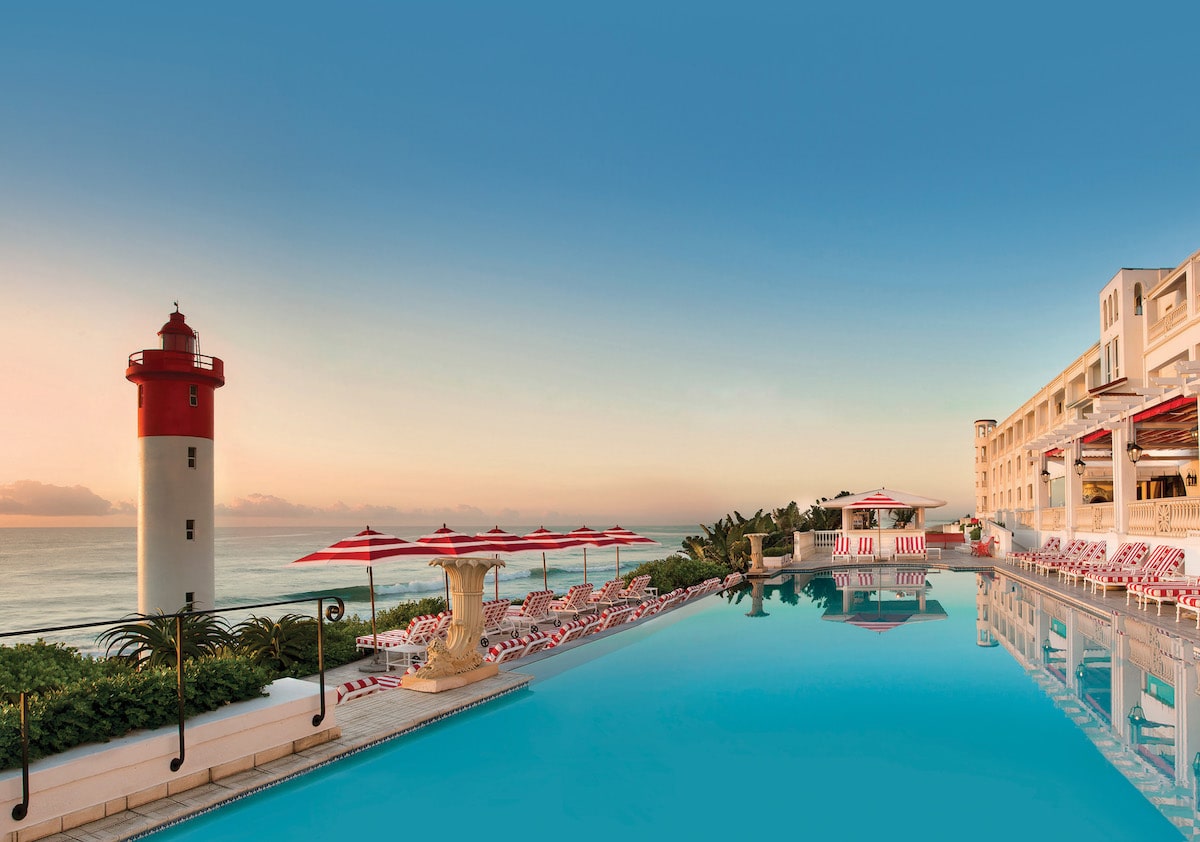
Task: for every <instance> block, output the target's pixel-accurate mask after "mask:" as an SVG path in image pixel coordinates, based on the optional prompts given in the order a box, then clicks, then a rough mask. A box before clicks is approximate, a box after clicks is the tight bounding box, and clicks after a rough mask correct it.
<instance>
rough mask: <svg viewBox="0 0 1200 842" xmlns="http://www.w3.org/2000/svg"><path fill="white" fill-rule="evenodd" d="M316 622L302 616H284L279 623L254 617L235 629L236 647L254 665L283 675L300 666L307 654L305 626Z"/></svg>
mask: <svg viewBox="0 0 1200 842" xmlns="http://www.w3.org/2000/svg"><path fill="white" fill-rule="evenodd" d="M315 623H316V620H313V619H311V618H309V617H303V616H301V615H299V614H284V615H283V616H282V617H280V618H279V619H278V620H272V619H271V618H270V617H257V616H252V617H250V618H249V619H248V620H244V621H243V622H241V623H239V624H238V625H237V626H236V627H234V629H233V637H234V640H235V644H234V645H235V648H236V650H237V652H238V653H239V654H242V655H245V656H247V657H248V658H250V660H252V661H253V662H254V663H256V664H259V665H262V666H266V667H270V669H271V670H272V671H273V672H276V673H282V672H284V671H286V670H288V669H290V668H291V667H292V665H293V664H295V663H297V662H298V661H299V660H300V658H301V657H302V656H303V655H304V652H305V646H304V643H305V638H306V637H307V636H308V635H306V634H305V632H306V629H305V628H304V627H305V626H306V625H313V624H315Z"/></svg>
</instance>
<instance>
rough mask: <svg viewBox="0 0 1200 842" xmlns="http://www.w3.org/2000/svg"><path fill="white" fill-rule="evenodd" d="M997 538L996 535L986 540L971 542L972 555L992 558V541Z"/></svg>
mask: <svg viewBox="0 0 1200 842" xmlns="http://www.w3.org/2000/svg"><path fill="white" fill-rule="evenodd" d="M995 540H996V536H994V535H993V536H992V537H990V538H988V539H987V540H986V541H974V542H972V544H971V555H972V556H973V557H975V558H991V557H992V542H993V541H995Z"/></svg>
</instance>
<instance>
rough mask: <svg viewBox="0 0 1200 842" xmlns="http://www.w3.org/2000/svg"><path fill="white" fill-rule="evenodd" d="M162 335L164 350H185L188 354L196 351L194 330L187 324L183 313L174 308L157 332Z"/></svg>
mask: <svg viewBox="0 0 1200 842" xmlns="http://www.w3.org/2000/svg"><path fill="white" fill-rule="evenodd" d="M158 335H159V336H161V337H162V349H163V350H164V351H185V352H187V353H189V354H194V353H195V352H196V331H194V330H192V329H191V328H190V327H188V326H187V322H186V321H184V316H183V313H180V312H179V310H176V311H175V312H174V313H172V314H171V318H170V320H169V321H168V322H167V323H166V324H165V325H163V326H162V330H160V331H159V332H158Z"/></svg>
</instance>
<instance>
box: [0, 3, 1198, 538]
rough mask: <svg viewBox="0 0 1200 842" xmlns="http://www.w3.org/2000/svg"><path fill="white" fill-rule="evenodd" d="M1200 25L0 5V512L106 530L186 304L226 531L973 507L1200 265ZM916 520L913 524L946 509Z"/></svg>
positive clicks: (1178, 10) (958, 12)
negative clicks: (1078, 372) (986, 426)
mask: <svg viewBox="0 0 1200 842" xmlns="http://www.w3.org/2000/svg"><path fill="white" fill-rule="evenodd" d="M1197 32H1200V5H1198V4H1195V3H1191V2H1186V3H1185V2H1179V3H1153V2H1151V3H1146V4H1138V5H1131V4H1106V3H1089V4H1086V5H1084V4H1078V5H1077V4H1053V3H1052V4H1047V3H1044V2H1037V3H1034V2H1021V1H1020V0H1017V1H1016V2H1008V3H1005V4H1001V5H991V6H987V7H972V6H971V5H970V4H966V5H964V4H962V3H951V2H919V1H918V2H912V3H903V4H895V3H871V2H860V3H843V4H821V5H812V4H805V3H736V4H735V3H717V4H714V3H695V2H688V3H674V2H665V3H654V4H647V3H626V2H611V0H610V2H605V3H595V4H579V3H561V2H554V3H550V2H545V3H521V2H517V3H465V4H441V3H403V2H387V3H383V2H379V3H376V2H363V3H354V4H345V5H343V4H310V3H301V2H289V3H276V4H271V3H263V4H243V3H221V2H217V3H206V4H189V5H184V4H161V3H137V2H134V3H122V4H97V3H72V2H63V3H28V4H19V5H18V4H8V5H7V6H6V7H5V9H4V11H3V13H2V14H0V76H2V77H3V78H4V79H5V85H4V87H5V91H4V95H3V96H2V97H0V126H2V127H3V130H2V131H0V292H2V298H0V314H2V315H0V396H2V401H3V402H2V409H0V526H4V525H7V526H19V525H39V526H41V525H47V526H49V525H91V524H96V525H105V524H111V525H128V524H132V523H134V522H135V511H134V507H135V501H136V493H137V440H136V416H135V408H136V390H135V388H134V386H133V385H132V384H130V383H128V382H126V380H125V379H124V370H125V365H126V359H127V357H128V355H129V354H130V353H132V352H135V351H138V350H140V349H143V348H152V347H155V346H156V343H157V338H156V336H155V334H156V332H157V331H158V329H159V328H160V327H161V326H162V324H163V323H164V322H165V321H166V319H167V314H168V313H169V312H170V311H171V310H172V309H173V304H172V302H174V301H178V302H179V306H180V309H181V310H182V311H183V312H184V313H185V314H186V315H187V318H188V322H189V324H191V325H192V326H193V327H194V328H196V329H197V330H198V331H199V333H200V336H201V349H202V351H203V352H204V353H206V354H211V355H214V356H218V357H221V358H222V359H224V360H225V364H226V374H227V378H228V383H227V385H226V386H225V388H223V389H221V390H220V391H219V392H218V393H217V417H216V424H217V432H216V453H217V456H216V458H217V464H216V481H217V485H216V502H217V505H218V513H219V517H220V520H219V521H218V522H219V523H225V524H242V523H244V524H247V525H253V524H267V523H272V524H275V523H287V522H305V523H320V524H340V523H346V524H347V525H361V524H365V523H372V524H374V523H380V524H388V525H392V524H404V523H421V524H425V523H430V522H434V521H442V520H447V521H450V523H451V526H458V527H464V526H468V525H474V524H486V523H491V522H498V523H500V524H501V525H504V524H506V523H513V524H515V523H520V524H528V523H535V522H540V521H544V522H547V523H551V524H556V525H570V526H575V525H578V524H579V523H581V522H584V521H586V522H587V523H589V524H590V525H592V526H596V527H604V526H607V525H610V524H611V523H612V522H616V521H619V522H621V523H629V524H652V523H693V522H700V521H703V522H710V521H712V520H715V519H717V518H718V517H720V516H721V515H723V514H724V513H725V512H727V511H730V510H733V509H737V510H739V511H742V512H743V513H746V514H748V513H750V512H753V511H754V510H756V509H758V508H771V507H775V506H781V505H784V504H786V503H787V502H788V501H790V500H796V501H798V502H799V503H800V504H801V505H802V506H807V505H808V504H809V503H811V502H813V501H814V500H816V499H817V498H818V497H821V496H832V495H833V494H835V493H837V492H838V491H839V490H842V489H845V490H849V491H863V490H868V489H872V488H876V487H879V486H887V487H890V488H897V489H903V490H907V491H912V492H915V493H918V494H923V495H928V496H933V497H940V498H942V499H946V500H948V501H949V503H950V505H949V506H948V507H946V509H944V510H942V512H940V513H935V514H934V515H933V516H934V517H937V516H939V514H940V515H941V516H944V517H946V518H951V517H956V516H959V515H961V514H964V513H966V512H968V511H970V510H971V508H972V505H973V504H972V490H973V480H974V478H973V473H972V470H973V451H972V441H971V432H972V425H971V422H972V421H973V420H975V419H976V418H986V417H991V418H997V419H1003V418H1004V417H1006V416H1007V415H1008V414H1009V413H1011V412H1012V411H1013V410H1014V409H1016V408H1017V407H1018V406H1019V405H1020V403H1021V402H1022V401H1023V400H1025V399H1026V398H1027V397H1028V396H1029V395H1030V394H1031V393H1033V392H1034V391H1035V390H1037V389H1038V388H1039V387H1041V386H1042V385H1043V384H1044V383H1045V382H1046V381H1048V380H1049V379H1050V378H1051V377H1053V376H1054V375H1055V374H1056V373H1057V372H1059V371H1060V370H1061V369H1062V368H1063V367H1065V366H1066V365H1067V364H1068V363H1070V362H1071V361H1072V360H1073V359H1074V358H1075V357H1077V356H1078V355H1079V354H1080V353H1082V352H1083V351H1084V350H1085V349H1086V348H1087V347H1088V346H1090V345H1091V344H1092V343H1093V342H1095V341H1096V338H1097V336H1098V331H1099V328H1098V315H1097V299H1096V296H1097V292H1098V291H1099V289H1100V288H1101V287H1102V286H1103V285H1104V283H1105V282H1107V281H1108V279H1109V278H1110V277H1111V276H1112V275H1113V274H1114V273H1115V272H1116V271H1117V270H1118V269H1120V268H1121V267H1124V266H1159V267H1173V266H1175V265H1177V264H1178V263H1179V262H1180V261H1182V260H1183V259H1185V258H1186V257H1187V256H1188V255H1189V254H1190V253H1191V252H1193V251H1195V250H1196V249H1197V248H1200V202H1198V201H1197V197H1198V196H1200V109H1198V108H1197V103H1198V97H1197V92H1198V91H1200V84H1198V75H1200V70H1198V69H1197V68H1198V65H1197V62H1196V56H1195V52H1196V51H1195V33H1197ZM943 513H944V514H943Z"/></svg>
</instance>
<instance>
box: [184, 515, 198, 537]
mask: <svg viewBox="0 0 1200 842" xmlns="http://www.w3.org/2000/svg"><path fill="white" fill-rule="evenodd" d="M184 536H185V537H186V538H187V539H188V540H189V541H194V540H195V539H196V521H194V520H189V521H188V522H187V530H186V531H185V532H184Z"/></svg>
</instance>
